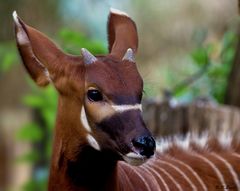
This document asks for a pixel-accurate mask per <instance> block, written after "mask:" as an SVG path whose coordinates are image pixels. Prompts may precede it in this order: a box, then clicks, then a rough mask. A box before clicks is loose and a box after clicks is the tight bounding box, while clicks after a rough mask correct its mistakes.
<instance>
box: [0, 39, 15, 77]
mask: <svg viewBox="0 0 240 191" xmlns="http://www.w3.org/2000/svg"><path fill="white" fill-rule="evenodd" d="M17 58H18V56H17V52H16V45H15V43H13V42H1V43H0V75H1V73H4V72H7V71H8V70H9V69H10V68H11V67H12V66H13V65H14V64H16V63H17Z"/></svg>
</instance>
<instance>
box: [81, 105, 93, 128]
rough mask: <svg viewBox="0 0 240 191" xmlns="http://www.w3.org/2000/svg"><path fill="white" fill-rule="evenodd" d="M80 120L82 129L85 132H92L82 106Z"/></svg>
mask: <svg viewBox="0 0 240 191" xmlns="http://www.w3.org/2000/svg"><path fill="white" fill-rule="evenodd" d="M80 120H81V122H82V125H83V127H84V128H85V129H86V130H87V132H91V131H92V130H91V127H90V125H89V123H88V120H87V116H86V111H85V108H84V106H82V110H81V115H80Z"/></svg>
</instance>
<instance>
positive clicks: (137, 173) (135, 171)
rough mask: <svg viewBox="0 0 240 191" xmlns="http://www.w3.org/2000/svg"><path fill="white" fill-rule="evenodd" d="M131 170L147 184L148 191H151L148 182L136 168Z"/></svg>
mask: <svg viewBox="0 0 240 191" xmlns="http://www.w3.org/2000/svg"><path fill="white" fill-rule="evenodd" d="M131 170H132V171H133V172H134V173H135V174H136V175H137V176H138V177H139V178H140V179H141V180H142V182H143V183H144V184H145V186H146V188H147V190H149V191H151V188H150V187H149V185H148V183H147V181H146V180H145V179H144V178H143V177H142V175H141V174H140V173H139V172H138V171H137V170H135V169H134V168H131Z"/></svg>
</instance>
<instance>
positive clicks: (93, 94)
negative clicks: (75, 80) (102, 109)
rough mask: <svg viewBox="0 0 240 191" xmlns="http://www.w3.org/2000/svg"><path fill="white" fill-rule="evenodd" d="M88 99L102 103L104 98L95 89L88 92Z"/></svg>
mask: <svg viewBox="0 0 240 191" xmlns="http://www.w3.org/2000/svg"><path fill="white" fill-rule="evenodd" d="M87 97H88V99H89V100H90V101H102V100H103V96H102V94H101V92H100V91H98V90H96V89H94V90H88V92H87Z"/></svg>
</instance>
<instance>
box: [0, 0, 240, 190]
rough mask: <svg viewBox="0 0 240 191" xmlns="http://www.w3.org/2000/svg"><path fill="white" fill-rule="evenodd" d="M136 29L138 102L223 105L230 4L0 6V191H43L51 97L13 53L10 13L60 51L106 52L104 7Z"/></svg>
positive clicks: (234, 26) (83, 1)
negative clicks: (154, 100) (200, 101)
mask: <svg viewBox="0 0 240 191" xmlns="http://www.w3.org/2000/svg"><path fill="white" fill-rule="evenodd" d="M110 7H114V8H117V9H120V10H123V11H125V12H127V13H128V14H129V15H130V16H131V17H132V18H133V19H134V20H135V21H136V24H137V27H138V32H139V40H140V46H139V51H138V55H137V63H138V66H139V70H140V72H141V74H142V76H143V78H144V82H145V87H144V89H145V97H146V98H147V97H157V98H159V99H166V98H169V97H171V98H173V99H175V100H177V101H178V102H180V103H189V102H192V101H193V100H195V99H198V98H204V99H205V98H206V99H209V100H212V101H214V102H216V103H224V101H225V97H226V89H227V86H228V83H229V81H228V79H229V73H230V71H231V68H232V64H233V61H234V55H235V50H236V45H237V42H238V38H237V34H238V6H237V0H228V1H225V0H212V1H210V2H209V1H207V0H173V1H163V0H161V1H159V0H148V1H145V0H122V1H117V0H102V1H99V0H72V1H64V0H59V1H57V0H42V1H41V2H40V1H30V0H19V1H13V0H0V24H1V29H0V89H1V94H0V96H1V99H0V168H1V171H0V191H1V190H4V191H5V190H7V191H8V190H10V191H11V190H13V191H14V190H24V191H38V190H39V191H43V190H46V182H47V177H48V164H49V158H50V155H51V141H52V129H53V127H54V123H55V112H56V104H57V94H56V92H55V91H54V88H53V87H52V86H49V87H47V88H45V89H40V88H38V87H36V85H35V84H34V83H33V82H32V81H31V80H30V79H29V77H28V76H27V73H26V72H25V71H24V68H23V66H22V64H21V60H20V58H19V56H18V54H17V49H16V46H15V40H14V33H13V23H12V12H13V11H14V10H16V11H17V13H18V15H19V16H20V17H21V18H22V19H23V20H24V21H25V22H26V23H28V24H29V25H31V26H33V27H35V28H37V29H38V30H40V31H42V32H44V33H45V34H47V35H48V36H49V37H51V38H52V39H54V40H55V42H57V43H58V44H59V46H60V47H62V49H63V50H65V52H68V53H71V54H76V55H79V54H80V49H81V48H83V47H84V48H87V49H88V50H90V51H91V52H92V53H94V54H100V53H107V40H106V39H107V38H106V37H107V35H106V23H107V17H108V13H109V8H110Z"/></svg>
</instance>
